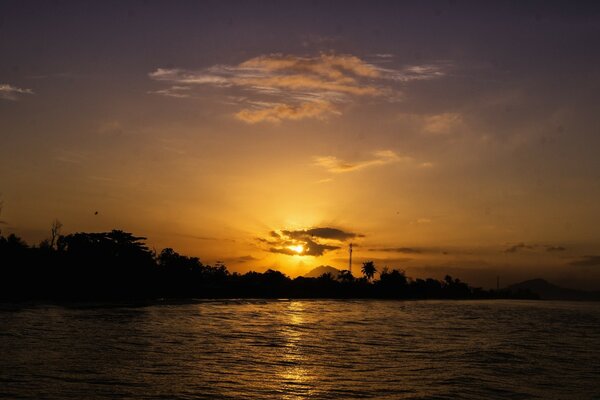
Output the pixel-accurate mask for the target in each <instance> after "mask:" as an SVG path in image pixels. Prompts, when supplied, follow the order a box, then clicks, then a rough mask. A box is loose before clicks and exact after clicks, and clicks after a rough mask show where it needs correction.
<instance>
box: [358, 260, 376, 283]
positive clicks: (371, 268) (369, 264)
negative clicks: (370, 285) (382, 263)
mask: <svg viewBox="0 0 600 400" xmlns="http://www.w3.org/2000/svg"><path fill="white" fill-rule="evenodd" d="M361 271H362V273H363V275H364V276H365V278H367V280H369V281H370V280H371V279H373V276H374V275H375V273H376V272H377V268H375V263H374V262H373V261H365V262H364V263H363V266H362V268H361Z"/></svg>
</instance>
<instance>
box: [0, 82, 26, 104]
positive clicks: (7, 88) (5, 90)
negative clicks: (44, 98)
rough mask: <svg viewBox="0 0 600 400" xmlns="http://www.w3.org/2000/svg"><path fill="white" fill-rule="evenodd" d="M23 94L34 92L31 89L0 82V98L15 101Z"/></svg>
mask: <svg viewBox="0 0 600 400" xmlns="http://www.w3.org/2000/svg"><path fill="white" fill-rule="evenodd" d="M24 94H34V92H33V90H31V89H22V88H19V87H16V86H13V85H10V84H8V83H0V99H4V100H11V101H16V100H18V99H19V97H20V96H21V95H24Z"/></svg>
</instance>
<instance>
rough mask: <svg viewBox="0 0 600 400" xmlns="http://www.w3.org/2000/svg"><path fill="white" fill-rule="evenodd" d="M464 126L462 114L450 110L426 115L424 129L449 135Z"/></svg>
mask: <svg viewBox="0 0 600 400" xmlns="http://www.w3.org/2000/svg"><path fill="white" fill-rule="evenodd" d="M463 126H464V125H463V117H462V115H461V114H458V113H449V112H448V113H442V114H436V115H430V116H427V117H425V119H424V127H423V129H424V130H425V132H428V133H432V134H437V135H447V134H450V133H454V132H456V130H458V129H459V128H461V127H463Z"/></svg>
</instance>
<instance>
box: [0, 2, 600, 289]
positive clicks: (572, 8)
mask: <svg viewBox="0 0 600 400" xmlns="http://www.w3.org/2000/svg"><path fill="white" fill-rule="evenodd" d="M598 48H600V6H599V5H598V3H595V2H576V3H574V2H567V1H564V2H550V1H546V2H536V1H529V2H521V1H515V2H511V1H499V2H462V1H439V2H437V1H436V2H431V1H415V2H408V1H407V2H397V1H393V2H392V1H389V2H386V1H355V2H352V1H294V2H291V1H290V2H279V1H214V2H212V1H173V2H166V1H52V2H50V1H39V2H32V1H7V0H0V201H2V210H1V214H0V221H1V222H0V229H1V230H2V234H4V235H6V234H9V233H15V234H17V235H19V236H21V237H23V238H24V239H25V240H27V241H28V242H30V243H37V242H39V241H40V240H42V239H44V238H46V237H48V236H49V233H50V225H51V223H52V221H53V220H54V219H55V218H57V219H59V220H60V221H61V222H62V223H63V225H64V226H63V228H62V232H63V233H64V234H67V233H73V232H81V231H85V232H94V231H107V230H111V229H122V230H126V231H129V232H133V233H134V234H136V235H141V236H145V237H147V238H148V243H149V245H150V246H151V247H152V248H154V249H156V250H157V251H160V250H161V249H162V248H165V247H172V248H174V249H175V250H176V251H178V252H180V253H182V254H187V255H193V256H198V257H200V259H201V261H202V262H204V263H209V264H212V263H214V262H216V261H217V260H218V261H222V262H224V263H225V264H226V265H227V267H228V268H229V270H230V271H238V272H245V271H249V270H255V271H265V270H266V269H268V268H273V269H278V270H281V271H282V272H284V273H286V274H288V275H290V276H292V277H293V276H297V275H302V274H305V273H307V272H308V271H309V270H311V269H312V268H314V267H317V266H320V265H331V266H334V267H337V268H340V269H343V268H348V246H349V244H350V243H352V244H353V245H354V251H353V265H352V268H353V272H354V273H355V275H358V274H359V270H360V266H361V264H362V262H364V261H367V260H373V261H374V262H375V264H376V266H377V267H378V268H379V269H382V268H384V267H387V268H389V269H402V270H405V271H406V272H407V274H408V275H409V276H412V277H429V276H432V277H437V278H439V277H443V276H444V275H446V274H451V275H452V276H456V277H459V278H461V279H463V280H466V281H467V282H469V283H471V284H474V285H476V286H483V287H495V286H496V278H497V277H498V276H499V277H500V281H501V285H506V284H510V283H514V282H517V281H520V280H524V279H531V278H537V277H542V278H546V279H548V280H550V281H552V282H554V283H556V284H560V285H562V286H568V287H577V288H583V289H600V207H599V206H598V205H599V204H600V157H598V156H597V153H598V149H599V148H600V116H599V109H598V104H600V103H599V100H600V99H599V96H600V95H599V94H598V93H600V52H598V50H597V49H598Z"/></svg>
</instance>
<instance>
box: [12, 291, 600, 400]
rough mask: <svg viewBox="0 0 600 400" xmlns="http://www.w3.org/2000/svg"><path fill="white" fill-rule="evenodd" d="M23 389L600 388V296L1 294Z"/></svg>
mask: <svg viewBox="0 0 600 400" xmlns="http://www.w3.org/2000/svg"><path fill="white" fill-rule="evenodd" d="M0 397H2V398H10V399H19V398H26V399H42V398H43V399H111V398H118V399H125V398H136V399H202V398H206V399H305V398H314V399H353V398H380V399H484V398H497V399H532V398H539V399H600V304H598V303H595V304H594V303H572V302H542V301H537V302H536V301H373V300H357V301H336V300H301V301H296V300H293V301H285V300H280V301H259V300H257V301H246V300H242V301H199V302H194V303H191V304H170V305H169V304H155V305H151V306H146V307H124V306H113V307H110V306H98V307H89V306H82V305H70V306H68V307H59V306H47V305H43V306H42V305H37V306H27V307H14V306H8V305H0Z"/></svg>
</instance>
